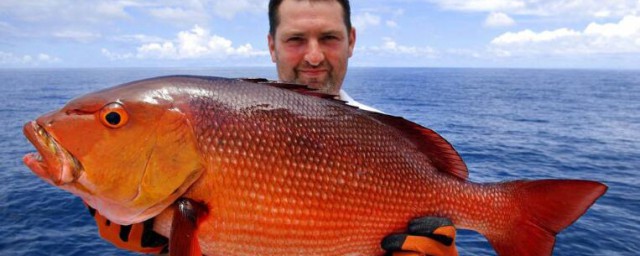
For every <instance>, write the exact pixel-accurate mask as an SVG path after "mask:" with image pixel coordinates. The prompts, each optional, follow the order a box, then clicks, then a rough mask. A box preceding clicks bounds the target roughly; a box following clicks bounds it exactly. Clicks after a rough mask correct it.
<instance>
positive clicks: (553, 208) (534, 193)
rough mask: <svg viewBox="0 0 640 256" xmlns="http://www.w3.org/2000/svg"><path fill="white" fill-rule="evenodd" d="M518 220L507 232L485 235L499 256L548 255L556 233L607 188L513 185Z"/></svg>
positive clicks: (573, 183) (589, 184) (548, 183)
mask: <svg viewBox="0 0 640 256" xmlns="http://www.w3.org/2000/svg"><path fill="white" fill-rule="evenodd" d="M504 185H505V186H507V187H511V188H512V189H513V193H514V194H513V196H514V197H515V200H516V201H518V203H519V204H520V206H519V208H520V209H521V214H519V215H517V216H519V217H517V218H519V219H518V220H516V221H514V222H512V226H511V227H507V229H506V232H503V233H499V232H490V233H489V234H485V236H486V237H487V239H488V240H489V242H490V243H491V245H492V246H493V248H494V249H495V250H496V251H497V253H498V255H501V256H505V255H551V253H552V251H553V246H554V244H555V240H556V238H555V236H556V234H557V233H558V232H560V231H562V230H563V229H565V228H566V227H567V226H569V225H571V224H572V223H573V222H574V221H576V220H577V219H578V218H579V217H580V216H582V215H583V214H584V213H585V212H586V211H587V209H588V208H589V207H590V206H591V205H592V204H593V203H594V202H595V201H596V199H598V198H599V197H600V196H602V195H603V194H604V193H605V192H606V190H607V186H605V185H604V184H602V183H599V182H593V181H580V180H538V181H515V182H509V183H506V184H504Z"/></svg>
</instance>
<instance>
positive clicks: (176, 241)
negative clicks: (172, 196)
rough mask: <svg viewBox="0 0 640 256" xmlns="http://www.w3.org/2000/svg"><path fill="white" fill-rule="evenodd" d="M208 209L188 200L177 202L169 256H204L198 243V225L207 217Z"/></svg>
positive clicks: (182, 199)
mask: <svg viewBox="0 0 640 256" xmlns="http://www.w3.org/2000/svg"><path fill="white" fill-rule="evenodd" d="M206 209H207V208H206V207H205V206H204V205H202V204H199V203H196V202H194V201H192V200H190V199H186V198H181V199H178V200H177V201H176V202H175V209H174V212H173V222H172V224H171V234H170V238H169V255H171V256H200V255H202V251H201V250H200V243H199V242H198V224H199V223H200V220H202V218H204V216H205V215H206V212H207V211H206Z"/></svg>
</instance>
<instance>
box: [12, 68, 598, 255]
mask: <svg viewBox="0 0 640 256" xmlns="http://www.w3.org/2000/svg"><path fill="white" fill-rule="evenodd" d="M318 96H321V95H319V94H316V93H314V92H311V91H306V90H305V89H303V88H301V87H299V86H294V85H285V84H271V85H265V84H257V83H253V82H246V81H241V80H234V79H223V78H213V77H192V76H173V77H161V78H154V79H147V80H142V81H137V82H132V83H128V84H124V85H121V86H117V87H113V88H109V89H106V90H103V91H99V92H95V93H91V94H88V95H85V96H82V97H80V98H77V99H74V100H72V101H71V102H69V103H68V104H67V105H66V106H65V107H63V108H62V109H61V110H58V111H54V112H50V113H48V114H46V115H43V116H42V117H40V118H38V119H37V120H36V121H33V122H30V123H27V124H26V125H25V128H24V131H25V135H26V136H27V138H29V140H30V141H31V142H32V143H34V145H35V146H36V148H37V149H38V151H39V153H40V154H39V155H38V154H29V155H27V156H25V158H24V162H25V163H26V164H27V165H28V166H29V167H30V168H31V169H32V170H33V171H34V173H36V174H37V175H39V176H40V177H42V178H43V179H45V180H47V181H49V182H50V183H52V184H54V185H56V186H59V187H60V188H62V189H65V190H68V191H70V192H72V193H74V194H76V195H78V196H79V197H81V198H82V199H83V200H85V201H86V202H87V203H88V204H89V205H90V206H91V207H93V208H96V209H97V210H98V211H99V212H100V213H102V214H103V215H104V216H105V217H107V218H108V219H110V220H112V221H114V222H116V223H119V224H131V223H139V222H142V221H145V220H147V219H150V218H156V220H155V223H156V229H157V231H158V232H159V233H161V234H163V235H165V236H167V237H169V236H170V234H169V233H170V232H171V228H170V227H171V222H172V221H171V220H172V218H171V216H172V212H173V211H172V210H171V204H172V203H173V202H175V201H176V200H177V199H178V198H188V199H190V200H192V201H195V202H200V203H201V204H202V205H204V206H205V208H206V215H204V217H203V218H201V219H199V221H198V223H197V234H196V235H197V239H198V242H199V245H200V248H201V250H202V253H204V254H206V255H284V254H289V255H291V254H295V255H309V254H311V255H378V254H382V253H383V251H382V249H381V248H380V241H381V240H382V239H383V238H384V237H385V236H387V235H389V234H391V233H394V232H404V231H405V228H406V225H407V223H408V221H409V220H411V219H413V218H417V217H422V216H440V217H446V218H449V219H451V220H452V221H453V223H454V224H455V225H456V227H457V228H463V229H472V230H476V231H478V232H480V233H481V234H483V235H484V236H486V237H487V238H488V240H489V242H490V243H491V244H492V245H493V247H494V248H495V249H496V251H497V252H498V254H499V255H546V254H550V253H551V251H552V249H553V245H554V241H555V234H556V233H558V232H560V231H561V230H562V229H564V228H565V227H566V226H568V225H570V224H571V223H573V222H574V221H575V220H576V219H577V218H578V217H580V216H581V215H582V214H583V213H584V212H585V211H586V210H587V209H588V207H589V206H591V205H592V204H593V203H594V202H595V200H596V199H597V198H598V197H600V196H601V195H602V194H603V193H604V192H605V191H606V186H605V185H603V184H600V183H598V182H592V181H579V180H542V181H512V182H505V183H492V184H479V183H474V182H471V181H468V179H467V177H468V172H467V169H466V166H465V164H464V162H463V161H462V159H461V158H460V157H459V155H458V154H457V153H456V151H455V150H454V149H453V147H452V146H451V145H450V144H449V143H448V142H447V141H446V140H445V139H443V138H442V137H440V136H439V135H438V134H437V133H435V132H433V131H432V130H429V129H427V128H424V127H422V126H420V125H417V124H415V123H412V122H410V121H407V120H405V119H402V118H399V117H393V116H388V115H384V114H380V113H373V112H368V111H363V110H360V109H357V108H354V107H350V106H347V105H345V104H344V103H342V102H340V101H336V100H331V99H325V98H326V97H318ZM113 113H116V114H113ZM116 116H117V117H118V118H116ZM116 119H117V120H116ZM116 121H118V122H116Z"/></svg>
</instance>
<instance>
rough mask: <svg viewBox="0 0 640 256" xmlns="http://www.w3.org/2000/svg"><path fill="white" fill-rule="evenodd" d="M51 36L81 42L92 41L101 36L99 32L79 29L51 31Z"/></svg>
mask: <svg viewBox="0 0 640 256" xmlns="http://www.w3.org/2000/svg"><path fill="white" fill-rule="evenodd" d="M53 36H54V37H56V38H62V39H71V40H74V41H78V42H82V43H86V42H90V41H94V40H97V39H100V38H101V37H102V35H100V34H99V33H93V32H89V31H79V30H66V31H58V32H53Z"/></svg>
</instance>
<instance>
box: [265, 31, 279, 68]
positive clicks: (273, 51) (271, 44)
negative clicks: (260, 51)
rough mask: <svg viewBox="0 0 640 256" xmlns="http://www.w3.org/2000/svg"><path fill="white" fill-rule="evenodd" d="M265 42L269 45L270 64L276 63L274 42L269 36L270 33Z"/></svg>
mask: <svg viewBox="0 0 640 256" xmlns="http://www.w3.org/2000/svg"><path fill="white" fill-rule="evenodd" d="M267 42H268V44H269V54H271V62H273V63H276V59H277V58H276V40H275V38H273V36H271V33H269V34H268V35H267Z"/></svg>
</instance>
